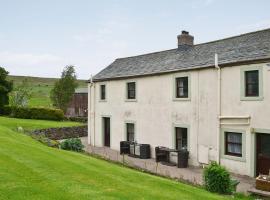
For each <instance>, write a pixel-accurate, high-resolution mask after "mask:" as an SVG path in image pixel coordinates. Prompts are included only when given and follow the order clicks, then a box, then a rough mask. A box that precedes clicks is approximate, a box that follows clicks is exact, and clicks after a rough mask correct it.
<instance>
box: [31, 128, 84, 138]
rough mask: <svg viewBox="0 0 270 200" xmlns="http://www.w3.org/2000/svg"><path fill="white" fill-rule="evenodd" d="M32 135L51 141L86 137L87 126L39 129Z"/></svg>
mask: <svg viewBox="0 0 270 200" xmlns="http://www.w3.org/2000/svg"><path fill="white" fill-rule="evenodd" d="M32 134H34V135H41V134H42V135H44V136H45V137H47V138H49V139H51V140H62V139H67V138H77V137H85V136H87V125H84V126H72V127H61V128H48V129H40V130H35V131H33V132H32Z"/></svg>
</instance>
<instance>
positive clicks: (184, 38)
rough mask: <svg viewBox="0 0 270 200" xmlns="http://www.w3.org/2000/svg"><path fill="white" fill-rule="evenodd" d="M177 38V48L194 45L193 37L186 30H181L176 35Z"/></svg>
mask: <svg viewBox="0 0 270 200" xmlns="http://www.w3.org/2000/svg"><path fill="white" fill-rule="evenodd" d="M177 39H178V49H179V48H182V47H184V46H193V45H194V37H193V36H192V35H189V32H188V31H184V30H183V31H182V34H181V35H178V36H177Z"/></svg>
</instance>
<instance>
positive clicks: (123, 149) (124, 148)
mask: <svg viewBox="0 0 270 200" xmlns="http://www.w3.org/2000/svg"><path fill="white" fill-rule="evenodd" d="M129 145H130V142H129V141H121V142H120V154H129V153H130V148H129Z"/></svg>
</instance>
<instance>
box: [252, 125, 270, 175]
mask: <svg viewBox="0 0 270 200" xmlns="http://www.w3.org/2000/svg"><path fill="white" fill-rule="evenodd" d="M252 132H253V133H254V134H252V136H253V137H252V141H253V142H252V143H253V149H254V151H253V153H252V156H253V158H254V159H252V160H253V165H252V166H253V174H254V177H256V175H257V134H269V135H270V129H261V128H254V129H253V131H252Z"/></svg>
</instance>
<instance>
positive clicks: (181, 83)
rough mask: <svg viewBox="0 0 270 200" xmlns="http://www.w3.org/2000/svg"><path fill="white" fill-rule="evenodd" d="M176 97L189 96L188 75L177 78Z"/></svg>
mask: <svg viewBox="0 0 270 200" xmlns="http://www.w3.org/2000/svg"><path fill="white" fill-rule="evenodd" d="M175 86H176V87H175V89H176V91H175V97H176V98H188V97H189V96H188V89H189V88H188V77H178V78H176V79H175Z"/></svg>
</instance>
